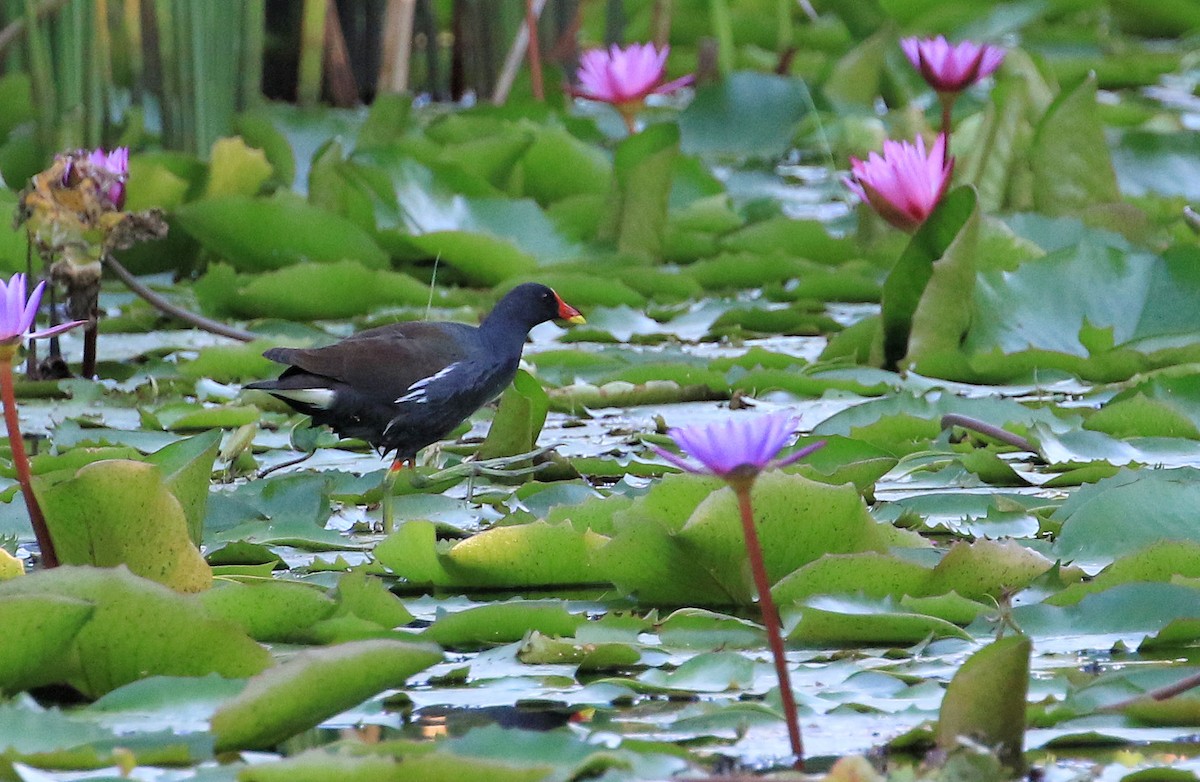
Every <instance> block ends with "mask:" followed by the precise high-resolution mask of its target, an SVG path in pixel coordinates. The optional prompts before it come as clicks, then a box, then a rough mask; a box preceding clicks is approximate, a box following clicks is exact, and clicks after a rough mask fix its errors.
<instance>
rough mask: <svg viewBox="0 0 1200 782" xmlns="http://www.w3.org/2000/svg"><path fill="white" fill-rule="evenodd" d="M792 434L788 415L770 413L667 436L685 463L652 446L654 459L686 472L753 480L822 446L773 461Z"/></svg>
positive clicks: (682, 430) (676, 456)
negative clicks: (654, 452)
mask: <svg viewBox="0 0 1200 782" xmlns="http://www.w3.org/2000/svg"><path fill="white" fill-rule="evenodd" d="M795 431H796V421H795V419H794V418H793V417H792V415H791V413H787V412H781V413H771V414H769V415H760V416H754V417H747V418H729V419H727V420H724V421H719V422H717V423H713V424H709V425H707V426H688V427H683V428H676V429H672V430H670V431H669V432H668V434H669V435H670V437H671V439H672V440H674V441H675V443H676V445H678V446H679V447H680V448H681V449H682V450H683V451H685V452H686V453H688V454H689V455H690V456H691V457H692V458H691V459H687V458H684V457H681V456H678V455H676V454H673V453H671V452H670V451H667V450H664V449H662V448H659V447H658V446H654V450H655V451H657V452H658V455H659V456H661V457H663V458H664V459H666V460H667V461H669V462H670V463H671V464H674V465H675V466H677V467H680V468H682V469H684V470H687V471H688V472H694V473H709V474H712V475H716V476H717V477H720V478H725V479H726V480H730V479H734V480H737V479H742V478H745V477H747V476H748V477H753V476H756V475H758V474H759V473H760V472H762V471H764V470H769V469H773V468H777V467H786V466H787V465H789V464H792V463H794V462H797V461H799V460H800V459H803V458H804V457H805V456H808V455H809V454H810V453H812V452H813V451H815V450H817V449H818V448H820V447H821V446H822V445H824V444H825V443H823V442H819V443H813V444H812V445H809V446H807V447H805V448H801V449H800V450H799V451H796V452H795V453H793V454H789V455H788V456H786V457H784V458H783V459H776V458H775V457H776V456H777V455H778V454H779V452H780V451H781V450H783V447H784V446H785V445H787V443H788V440H790V439H791V437H792V434H793V433H794V432H795Z"/></svg>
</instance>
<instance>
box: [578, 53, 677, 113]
mask: <svg viewBox="0 0 1200 782" xmlns="http://www.w3.org/2000/svg"><path fill="white" fill-rule="evenodd" d="M669 53H670V47H669V46H663V48H662V49H657V48H655V46H654V44H650V43H647V44H637V43H635V44H630V45H629V46H627V47H625V48H624V49H621V48H620V47H618V46H615V45H614V46H611V47H609V48H608V49H590V50H588V51H586V52H584V53H583V56H582V57H580V58H579V70H578V72H577V73H576V80H577V81H578V82H579V86H578V87H576V88H574V89H572V92H573V94H575V95H576V96H578V97H580V98H586V99H587V100H595V101H600V102H602V103H608V104H610V105H612V106H613V107H614V108H615V109H616V110H617V111H619V112H621V117H622V118H623V119H624V120H625V125H626V127H628V128H629V132H630V133H632V132H634V130H635V125H634V121H635V119H636V117H637V113H638V111H640V110H641V108H642V105H643V103H644V102H645V100H646V97H647V96H649V95H665V94H667V93H671V92H674V91H676V90H678V89H679V88H680V87H684V86H686V85H688V84H691V83H692V81H693V77H692V76H690V75H688V76H684V77H682V78H679V79H675V80H674V81H669V82H664V81H663V79H664V78H665V77H666V71H667V55H668V54H669Z"/></svg>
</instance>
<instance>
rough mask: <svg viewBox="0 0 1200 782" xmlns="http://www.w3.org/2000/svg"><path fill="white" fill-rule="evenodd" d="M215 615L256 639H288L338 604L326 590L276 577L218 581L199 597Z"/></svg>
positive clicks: (326, 615) (325, 615)
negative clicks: (327, 594)
mask: <svg viewBox="0 0 1200 782" xmlns="http://www.w3.org/2000/svg"><path fill="white" fill-rule="evenodd" d="M199 599H200V602H201V603H203V604H204V606H205V607H206V608H207V609H208V610H209V612H210V613H211V614H212V615H213V616H214V617H221V618H224V619H229V620H231V621H233V622H235V623H237V624H238V625H240V626H241V627H242V628H243V629H245V631H246V633H247V634H248V635H249V636H250V637H251V638H253V639H254V640H256V641H263V642H266V643H270V642H279V641H288V640H292V639H295V638H297V637H298V636H299V635H300V634H301V632H302V631H303V630H304V629H306V628H307V627H309V626H310V625H312V624H313V623H314V622H317V621H319V620H321V619H325V618H326V617H328V616H330V615H332V614H333V612H334V610H335V609H336V608H337V604H336V603H334V601H333V600H331V599H329V598H328V597H327V596H326V595H325V593H324V591H323V590H321V589H318V588H316V587H313V586H310V585H308V584H299V583H294V582H289V581H277V580H275V579H273V578H270V577H268V578H266V579H247V580H245V581H241V582H238V581H224V580H218V581H217V584H216V585H215V586H214V587H213V588H212V589H210V590H208V591H207V592H204V593H202V594H201V595H200V596H199Z"/></svg>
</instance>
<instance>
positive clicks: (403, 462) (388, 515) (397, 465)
mask: <svg viewBox="0 0 1200 782" xmlns="http://www.w3.org/2000/svg"><path fill="white" fill-rule="evenodd" d="M412 466H414V463H413V460H412V459H396V460H395V461H393V462H392V466H391V467H389V468H388V471H387V473H386V474H384V476H383V501H382V502H381V503H380V509H381V511H382V513H383V532H384V534H385V535H391V534H392V530H393V529H394V528H395V519H393V513H392V494H393V492H394V491H395V490H396V478H397V477H398V476H399V475H400V471H401V470H403V469H404V468H405V467H412Z"/></svg>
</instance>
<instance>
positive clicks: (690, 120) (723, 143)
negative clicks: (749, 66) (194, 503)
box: [679, 71, 812, 158]
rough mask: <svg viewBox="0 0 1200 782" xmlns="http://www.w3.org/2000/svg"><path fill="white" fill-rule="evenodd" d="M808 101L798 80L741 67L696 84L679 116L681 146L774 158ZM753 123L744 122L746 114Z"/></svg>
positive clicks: (704, 151)
mask: <svg viewBox="0 0 1200 782" xmlns="http://www.w3.org/2000/svg"><path fill="white" fill-rule="evenodd" d="M811 105H812V98H811V96H810V95H809V93H808V87H807V86H806V85H805V84H804V82H802V81H800V80H799V79H792V78H786V77H783V76H773V75H770V74H765V73H751V72H748V71H740V72H737V73H732V74H730V75H729V76H728V78H725V79H722V80H721V81H720V82H718V83H715V84H710V85H706V86H703V87H699V88H697V90H696V97H695V99H693V100H692V102H691V103H690V104H689V105H688V107H687V108H686V109H685V110H684V111H683V112H682V113H681V114H680V115H679V130H680V135H681V139H682V144H683V150H684V151H685V152H688V153H693V154H696V153H699V154H705V155H730V156H752V157H768V158H774V157H776V156H778V155H780V154H782V153H783V151H784V150H785V149H786V148H787V144H788V140H789V139H790V138H791V137H792V131H793V129H794V128H795V126H796V124H797V123H798V122H799V121H800V120H801V119H802V118H803V117H804V115H805V114H806V113H807V111H808V108H809V107H810V106H811ZM747 117H753V118H754V122H752V123H747V122H746V118H747Z"/></svg>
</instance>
